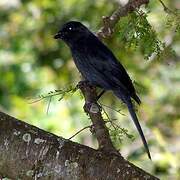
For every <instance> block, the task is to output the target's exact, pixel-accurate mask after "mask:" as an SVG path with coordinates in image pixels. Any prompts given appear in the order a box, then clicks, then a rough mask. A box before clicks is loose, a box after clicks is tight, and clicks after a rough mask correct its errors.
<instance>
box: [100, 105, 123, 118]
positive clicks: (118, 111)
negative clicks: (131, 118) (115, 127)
mask: <svg viewBox="0 0 180 180" xmlns="http://www.w3.org/2000/svg"><path fill="white" fill-rule="evenodd" d="M99 104H100V105H101V106H104V107H106V108H108V109H111V110H113V111H115V112H117V113H119V114H121V115H123V116H125V114H123V113H121V112H120V110H117V109H113V108H111V107H110V106H107V105H105V104H102V103H99Z"/></svg>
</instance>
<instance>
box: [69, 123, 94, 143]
mask: <svg viewBox="0 0 180 180" xmlns="http://www.w3.org/2000/svg"><path fill="white" fill-rule="evenodd" d="M92 126H93V125H91V126H85V127H84V128H82V129H80V130H79V131H78V132H76V133H75V134H74V135H72V136H71V137H70V138H69V140H70V139H72V138H73V137H75V136H76V135H78V134H79V133H80V132H82V131H84V130H85V129H87V128H92Z"/></svg>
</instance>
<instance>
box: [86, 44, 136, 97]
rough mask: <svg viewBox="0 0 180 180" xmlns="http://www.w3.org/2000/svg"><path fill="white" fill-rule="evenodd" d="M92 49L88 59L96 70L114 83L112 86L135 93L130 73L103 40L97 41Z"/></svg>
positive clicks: (111, 83)
mask: <svg viewBox="0 0 180 180" xmlns="http://www.w3.org/2000/svg"><path fill="white" fill-rule="evenodd" d="M90 49H91V51H93V52H91V53H88V55H87V57H88V60H87V61H88V63H89V65H90V66H91V67H92V68H93V69H94V71H96V73H98V74H99V76H101V77H102V78H104V79H105V80H106V81H107V82H108V83H109V84H110V85H112V87H114V88H120V89H121V90H124V91H125V92H129V95H130V96H131V94H135V89H134V86H133V84H132V81H131V79H130V77H129V75H128V74H127V72H126V70H125V69H124V67H123V66H122V65H121V63H120V62H119V61H118V60H117V59H116V58H115V56H114V55H113V53H112V52H111V51H110V50H109V49H108V48H107V47H106V46H105V45H104V44H102V43H101V42H100V43H96V44H95V45H94V47H91V48H90Z"/></svg>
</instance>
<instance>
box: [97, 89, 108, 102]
mask: <svg viewBox="0 0 180 180" xmlns="http://www.w3.org/2000/svg"><path fill="white" fill-rule="evenodd" d="M105 92H106V91H105V90H102V92H101V93H100V94H99V95H98V96H97V101H98V100H99V99H100V98H101V96H102V95H103V94H104V93H105Z"/></svg>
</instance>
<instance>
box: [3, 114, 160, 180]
mask: <svg viewBox="0 0 180 180" xmlns="http://www.w3.org/2000/svg"><path fill="white" fill-rule="evenodd" d="M3 177H7V178H11V179H22V180H32V179H40V180H41V179H42V180H60V179H61V180H77V179H78V180H84V179H86V180H95V179H96V180H100V179H104V180H106V179H111V180H117V179H121V180H128V179H141V180H157V179H158V178H156V177H154V176H152V175H150V174H149V173H147V172H145V171H143V170H142V169H140V168H138V167H136V166H134V165H133V164H131V163H130V162H128V161H126V160H125V159H123V158H122V157H119V156H116V155H113V154H104V152H102V151H99V150H98V151H97V150H94V149H92V148H89V147H87V146H84V145H80V144H77V143H74V142H72V141H69V140H66V139H63V138H61V137H58V136H55V135H53V134H51V133H48V132H45V131H43V130H41V129H38V128H36V127H34V126H32V125H29V124H27V123H25V122H23V121H20V120H18V119H15V118H13V117H11V116H9V115H7V114H4V113H2V112H0V178H3Z"/></svg>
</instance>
